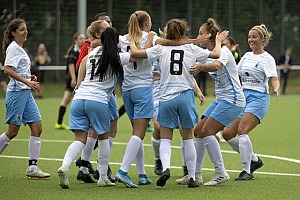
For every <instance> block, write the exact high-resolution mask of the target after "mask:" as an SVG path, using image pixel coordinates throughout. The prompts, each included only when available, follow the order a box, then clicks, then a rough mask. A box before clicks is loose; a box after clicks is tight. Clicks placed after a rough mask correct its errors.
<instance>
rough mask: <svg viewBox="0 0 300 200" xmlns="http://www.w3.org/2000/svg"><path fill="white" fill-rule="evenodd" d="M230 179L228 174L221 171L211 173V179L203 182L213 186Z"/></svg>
mask: <svg viewBox="0 0 300 200" xmlns="http://www.w3.org/2000/svg"><path fill="white" fill-rule="evenodd" d="M229 179H230V177H229V175H228V174H227V172H222V173H218V174H217V173H216V174H214V175H213V177H212V178H211V180H210V181H209V182H207V183H205V184H204V185H206V186H215V185H218V184H221V183H225V182H226V181H228V180H229Z"/></svg>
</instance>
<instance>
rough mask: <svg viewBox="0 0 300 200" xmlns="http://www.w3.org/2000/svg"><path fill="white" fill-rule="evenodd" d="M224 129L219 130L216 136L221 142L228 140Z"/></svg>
mask: <svg viewBox="0 0 300 200" xmlns="http://www.w3.org/2000/svg"><path fill="white" fill-rule="evenodd" d="M222 134H223V131H219V132H218V133H217V134H216V138H217V140H218V141H219V142H226V140H225V139H224V138H223V135H222Z"/></svg>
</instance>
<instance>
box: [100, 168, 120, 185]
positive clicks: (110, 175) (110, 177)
mask: <svg viewBox="0 0 300 200" xmlns="http://www.w3.org/2000/svg"><path fill="white" fill-rule="evenodd" d="M96 171H98V170H96ZM107 177H108V179H109V180H110V181H111V182H112V183H115V182H116V180H115V179H114V177H113V175H112V172H111V168H110V166H109V165H108V169H107Z"/></svg>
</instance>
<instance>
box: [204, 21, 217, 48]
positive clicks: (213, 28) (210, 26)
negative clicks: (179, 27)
mask: <svg viewBox="0 0 300 200" xmlns="http://www.w3.org/2000/svg"><path fill="white" fill-rule="evenodd" d="M202 26H205V27H206V30H207V31H208V32H209V33H210V34H211V36H210V38H209V39H210V41H211V42H212V43H213V44H215V42H216V35H217V33H218V32H219V33H220V32H221V28H220V26H219V25H218V23H217V21H216V20H215V19H213V18H208V19H207V21H206V22H205V23H204V24H202Z"/></svg>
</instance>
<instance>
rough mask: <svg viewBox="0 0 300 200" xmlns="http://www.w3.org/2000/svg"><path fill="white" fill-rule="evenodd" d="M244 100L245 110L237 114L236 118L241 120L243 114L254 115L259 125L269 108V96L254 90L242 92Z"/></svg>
mask: <svg viewBox="0 0 300 200" xmlns="http://www.w3.org/2000/svg"><path fill="white" fill-rule="evenodd" d="M244 94H245V98H246V108H245V109H243V111H242V112H241V113H240V114H239V116H238V118H240V119H242V117H243V115H244V113H245V112H247V113H251V114H253V115H255V116H256V117H257V118H258V120H259V123H261V121H262V119H263V118H264V116H265V115H266V114H267V112H268V110H269V107H270V96H269V95H268V94H265V93H261V92H258V91H254V90H244Z"/></svg>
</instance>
